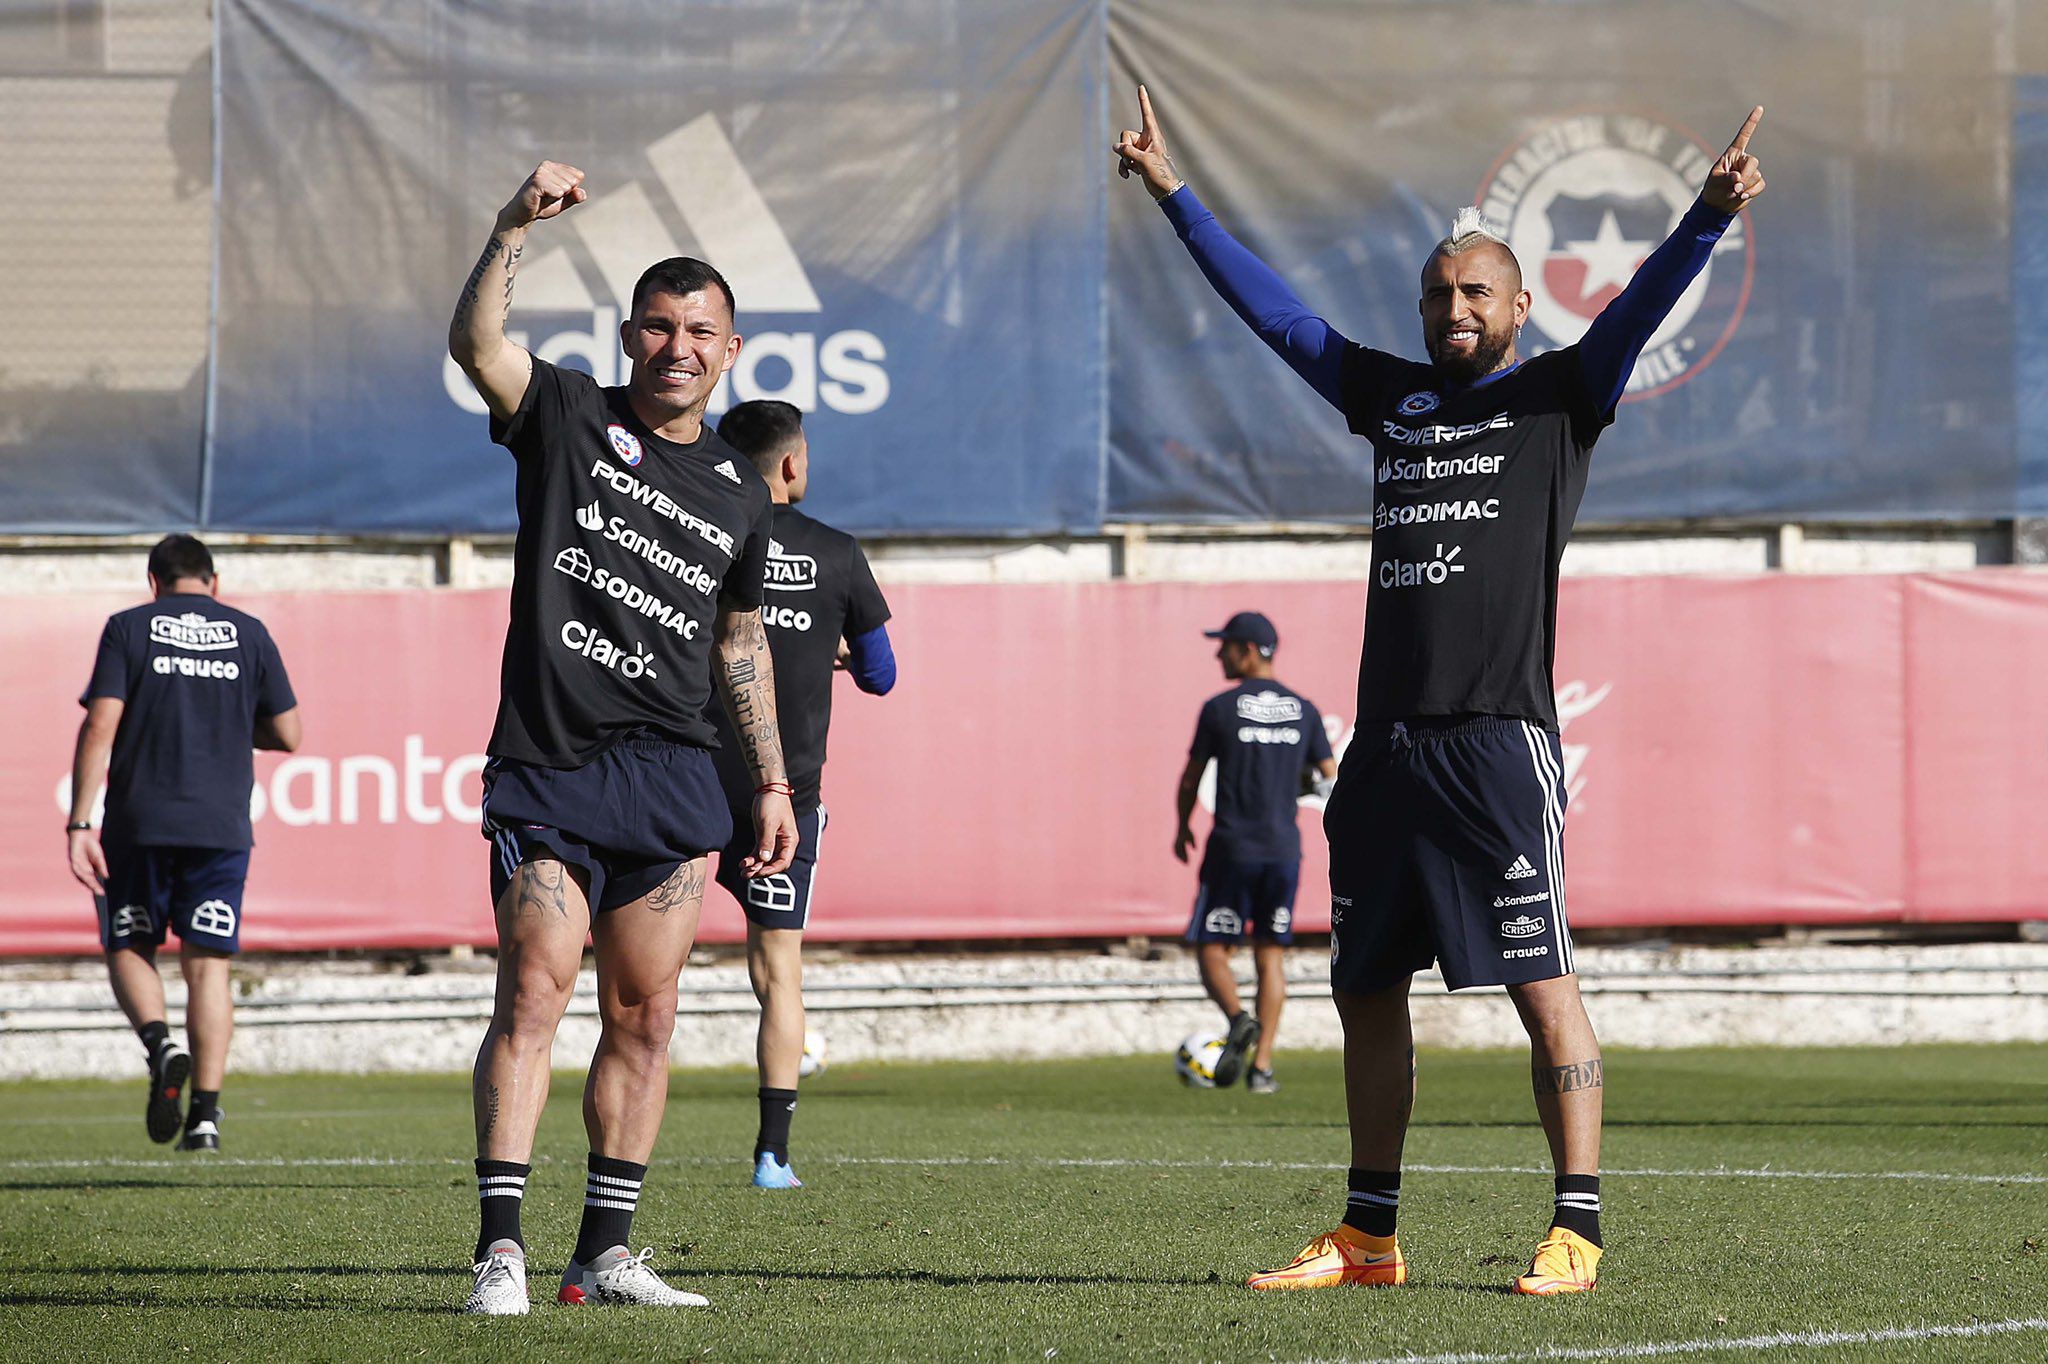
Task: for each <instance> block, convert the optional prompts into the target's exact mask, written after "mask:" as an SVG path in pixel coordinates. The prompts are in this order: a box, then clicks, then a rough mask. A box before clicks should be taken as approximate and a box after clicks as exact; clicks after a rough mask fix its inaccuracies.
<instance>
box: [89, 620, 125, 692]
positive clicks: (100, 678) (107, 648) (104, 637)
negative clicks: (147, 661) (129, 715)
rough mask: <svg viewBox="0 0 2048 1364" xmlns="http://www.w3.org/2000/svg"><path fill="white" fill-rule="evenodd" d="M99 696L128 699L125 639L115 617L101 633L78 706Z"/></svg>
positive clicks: (119, 622)
mask: <svg viewBox="0 0 2048 1364" xmlns="http://www.w3.org/2000/svg"><path fill="white" fill-rule="evenodd" d="M99 696H104V697H108V698H110V699H112V700H115V701H126V700H127V699H128V639H127V633H126V632H125V631H124V630H122V629H121V619H120V617H118V616H113V617H109V618H108V620H107V625H106V628H105V629H104V630H101V631H100V649H99V653H97V654H96V655H94V657H93V660H92V676H91V678H89V679H88V680H87V681H86V684H85V693H84V694H83V695H82V696H80V697H79V698H78V704H79V705H81V706H83V705H89V704H90V703H91V702H92V700H93V698H95V697H99Z"/></svg>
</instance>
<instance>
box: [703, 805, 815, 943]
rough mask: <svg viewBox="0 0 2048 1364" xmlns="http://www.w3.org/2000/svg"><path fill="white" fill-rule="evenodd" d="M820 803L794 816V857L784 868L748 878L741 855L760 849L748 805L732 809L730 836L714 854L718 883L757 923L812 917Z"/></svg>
mask: <svg viewBox="0 0 2048 1364" xmlns="http://www.w3.org/2000/svg"><path fill="white" fill-rule="evenodd" d="M825 823H826V817H825V807H824V806H822V805H820V806H819V807H818V808H817V809H815V810H810V811H806V812H805V813H803V814H800V815H798V816H797V817H796V857H795V858H794V859H793V860H792V861H791V862H790V864H789V868H788V870H786V871H779V872H776V873H775V874H774V875H773V876H758V877H755V878H754V879H753V880H751V881H749V880H748V879H747V872H746V867H745V865H744V863H743V861H742V859H744V858H746V857H749V856H751V855H752V854H754V853H756V852H758V851H760V849H759V847H758V846H757V845H756V844H755V842H754V815H753V812H752V811H750V810H749V811H740V810H735V811H733V814H732V841H731V842H730V843H727V844H726V845H725V851H723V852H721V853H720V854H719V855H718V884H719V885H721V886H724V887H725V888H726V890H727V891H729V892H730V893H731V895H732V898H733V899H735V900H738V901H739V902H740V909H741V911H742V912H744V913H745V914H746V916H747V922H748V923H750V924H757V925H759V926H760V927H762V928H794V929H799V930H800V929H803V928H805V927H806V926H808V925H809V924H810V921H811V891H812V889H813V887H815V886H816V885H817V879H818V836H819V835H820V834H822V833H824V832H825Z"/></svg>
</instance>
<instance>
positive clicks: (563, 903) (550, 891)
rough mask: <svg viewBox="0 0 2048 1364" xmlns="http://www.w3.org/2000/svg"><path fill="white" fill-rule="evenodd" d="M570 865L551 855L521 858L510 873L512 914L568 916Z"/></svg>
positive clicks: (516, 916)
mask: <svg viewBox="0 0 2048 1364" xmlns="http://www.w3.org/2000/svg"><path fill="white" fill-rule="evenodd" d="M569 890H570V881H569V869H568V868H567V867H566V866H564V865H563V864H562V863H560V862H557V861H555V860H553V859H552V858H543V859H539V860H536V861H532V862H522V863H520V864H519V870H518V871H516V872H514V873H513V874H512V891H513V897H512V917H513V918H515V919H520V918H524V917H525V916H527V915H529V914H540V915H552V916H554V917H555V918H560V919H566V918H568V917H569Z"/></svg>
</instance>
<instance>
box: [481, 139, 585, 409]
mask: <svg viewBox="0 0 2048 1364" xmlns="http://www.w3.org/2000/svg"><path fill="white" fill-rule="evenodd" d="M584 197H585V195H584V190H583V172H582V171H580V170H577V169H576V168H575V167H574V166H565V165H562V164H560V163H559V162H555V161H543V162H541V163H540V165H539V166H537V167H535V169H534V172H533V174H532V175H529V176H527V177H526V183H525V184H523V185H521V186H520V187H519V192H518V193H517V194H515V195H513V196H512V198H511V199H510V200H509V201H507V203H506V204H505V206H504V207H503V208H501V209H499V210H498V222H497V226H496V227H495V228H494V229H492V232H491V239H490V240H489V241H487V242H485V243H484V251H483V254H482V255H481V256H478V257H477V261H476V266H475V268H474V269H472V270H471V271H470V272H469V280H468V282H467V283H465V284H464V285H463V286H462V297H461V298H460V299H458V300H456V303H455V316H454V317H453V318H452V319H451V320H450V321H449V323H448V353H449V354H450V355H452V356H454V357H455V363H456V364H458V365H460V366H462V372H463V373H464V374H467V375H468V376H469V380H470V382H471V383H473V384H475V385H476V391H477V392H478V393H480V394H482V395H483V400H484V403H485V405H486V406H488V407H489V408H490V409H491V415H492V416H494V417H497V418H498V419H499V420H501V421H503V420H507V419H509V418H510V417H511V416H512V414H513V413H515V412H517V411H518V410H519V400H520V399H521V398H523V397H525V396H526V384H527V381H528V380H529V379H531V378H532V377H533V356H532V355H530V354H528V353H527V351H526V349H525V348H524V347H522V346H515V345H513V344H512V343H511V342H510V341H509V340H507V339H506V337H505V314H506V313H507V312H508V311H510V309H511V307H512V277H513V275H514V274H516V273H517V272H518V269H519V255H520V253H521V252H522V251H524V250H525V249H526V230H527V229H528V228H529V227H531V226H533V224H535V223H537V222H539V221H540V220H541V219H543V218H552V217H554V216H556V215H557V214H559V213H562V212H564V211H565V210H567V209H570V208H573V207H575V206H576V205H577V204H580V203H582V202H583V200H584Z"/></svg>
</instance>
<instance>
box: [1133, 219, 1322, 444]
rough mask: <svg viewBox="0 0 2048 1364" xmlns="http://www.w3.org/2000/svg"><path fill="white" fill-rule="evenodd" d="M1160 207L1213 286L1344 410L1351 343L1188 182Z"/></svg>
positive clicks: (1232, 308)
mask: <svg viewBox="0 0 2048 1364" xmlns="http://www.w3.org/2000/svg"><path fill="white" fill-rule="evenodd" d="M1159 207H1160V208H1161V209H1162V210H1163V211H1164V212H1165V214H1166V217H1167V220H1168V221H1170V222H1171V223H1172V224H1173V230H1174V232H1175V233H1177V234H1178V235H1179V237H1180V239H1181V241H1182V242H1183V243H1185V244H1186V246H1187V248H1188V254H1189V255H1191V256H1193V257H1194V258H1195V264H1196V266H1197V267H1199V268H1200V269H1201V272H1202V274H1203V275H1204V276H1205V277H1206V278H1207V279H1208V281H1209V284H1210V287H1212V288H1214V289H1215V290H1216V292H1217V294H1219V295H1220V296H1221V297H1222V299H1223V301H1224V302H1225V303H1228V304H1229V305H1230V307H1231V310H1232V311H1233V312H1235V313H1236V314H1237V315H1238V316H1239V317H1240V318H1243V319H1244V323H1245V325H1246V326H1248V327H1250V328H1251V329H1252V330H1253V331H1254V332H1256V333H1258V337H1259V339H1260V340H1261V341H1264V342H1265V343H1266V344H1267V345H1268V346H1270V347H1272V349H1273V351H1274V353H1275V354H1277V355H1278V356H1279V357H1280V358H1281V359H1282V360H1285V361H1286V362H1287V363H1288V365H1289V366H1290V367H1291V368H1292V369H1293V370H1294V372H1295V373H1296V374H1299V375H1300V376H1301V377H1302V378H1304V379H1306V380H1307V381H1308V383H1309V386H1310V387H1311V388H1313V389H1315V391H1316V392H1318V393H1320V394H1321V395H1322V396H1323V399H1324V401H1326V402H1328V403H1329V404H1330V405H1331V406H1332V407H1336V408H1338V409H1339V410H1341V409H1342V408H1343V406H1344V398H1343V392H1342V385H1341V373H1340V369H1341V365H1342V360H1343V354H1344V351H1345V348H1346V347H1347V346H1349V345H1350V342H1348V341H1346V340H1345V339H1344V338H1343V336H1341V335H1340V334H1339V333H1338V331H1337V329H1336V328H1335V327H1332V326H1331V325H1330V324H1329V323H1327V322H1325V321H1324V320H1323V319H1322V318H1320V317H1318V316H1316V314H1314V313H1313V312H1311V311H1309V307H1308V305H1307V304H1306V303H1303V302H1302V301H1301V300H1300V299H1299V298H1297V297H1295V294H1294V291H1293V290H1292V289H1290V288H1288V287H1287V283H1286V281H1285V280H1283V279H1281V278H1280V276H1279V275H1278V274H1277V273H1275V272H1274V270H1273V268H1272V267H1271V266H1269V265H1267V264H1266V263H1265V262H1264V261H1262V260H1260V259H1259V258H1258V257H1257V256H1255V255H1253V254H1252V252H1251V251H1250V250H1249V249H1248V248H1247V247H1246V246H1245V245H1244V244H1243V243H1242V242H1240V241H1238V240H1237V238H1235V237H1233V236H1231V235H1230V234H1229V233H1228V232H1226V231H1224V230H1223V224H1221V223H1219V222H1217V221H1216V215H1215V214H1213V213H1211V212H1210V211H1209V210H1208V209H1207V208H1206V207H1204V206H1203V204H1202V201H1201V200H1200V199H1198V198H1196V197H1195V192H1194V190H1192V189H1190V188H1189V187H1188V186H1187V185H1182V186H1181V187H1180V188H1179V189H1177V190H1175V191H1174V192H1173V193H1171V194H1169V195H1167V196H1166V197H1165V198H1164V199H1162V200H1160V202H1159Z"/></svg>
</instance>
